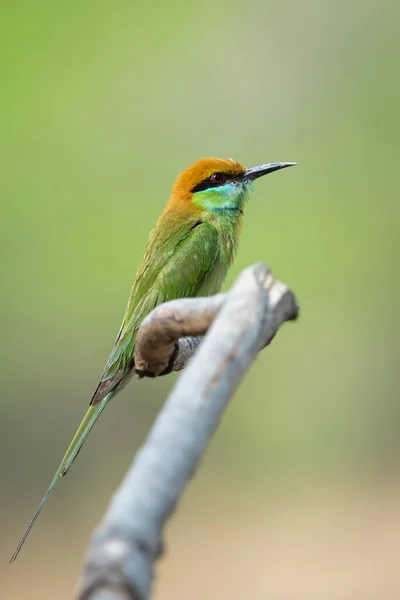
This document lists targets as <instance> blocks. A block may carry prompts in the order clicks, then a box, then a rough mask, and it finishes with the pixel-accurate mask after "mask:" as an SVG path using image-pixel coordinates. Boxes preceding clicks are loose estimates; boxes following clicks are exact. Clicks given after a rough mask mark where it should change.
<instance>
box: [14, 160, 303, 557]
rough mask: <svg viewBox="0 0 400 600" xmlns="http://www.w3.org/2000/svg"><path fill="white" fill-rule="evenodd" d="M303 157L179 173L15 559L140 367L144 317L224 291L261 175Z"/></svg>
mask: <svg viewBox="0 0 400 600" xmlns="http://www.w3.org/2000/svg"><path fill="white" fill-rule="evenodd" d="M296 164H297V163H295V162H275V163H267V164H262V165H260V166H257V167H253V168H250V169H245V167H243V165H242V164H241V163H239V162H236V161H234V160H233V159H220V158H202V159H200V160H198V161H196V162H194V163H192V164H191V165H190V166H189V167H188V168H187V169H186V170H185V171H183V172H182V173H180V174H179V175H178V177H177V179H176V181H175V183H174V185H173V187H172V191H171V195H170V197H169V200H168V201H167V203H166V205H165V208H164V210H163V212H162V214H161V216H160V217H159V219H158V221H157V222H156V225H155V227H154V229H153V230H152V231H151V232H150V234H149V238H148V242H147V245H146V247H145V250H144V254H143V258H142V260H141V262H140V265H139V268H138V271H137V274H136V278H135V280H134V283H133V286H132V289H131V292H130V295H129V299H128V305H127V307H126V311H125V315H124V317H123V321H122V325H121V327H120V330H119V332H118V335H117V337H116V340H115V343H114V347H113V349H112V351H111V354H110V356H109V358H108V360H107V363H106V366H105V368H104V372H103V375H102V377H101V379H100V382H99V384H98V386H97V388H96V390H95V392H94V394H93V397H92V399H91V401H90V405H89V408H88V410H87V412H86V414H85V416H84V418H83V420H82V421H81V423H80V425H79V427H78V429H77V431H76V433H75V435H74V437H73V439H72V441H71V443H70V445H69V446H68V448H67V451H66V453H65V455H64V457H63V459H62V461H61V463H60V466H59V467H58V469H57V471H56V472H55V474H54V477H53V479H52V480H51V483H50V485H49V487H48V489H47V491H46V493H45V495H44V497H43V499H42V501H41V502H40V504H39V506H38V508H37V510H36V512H35V514H34V515H33V517H32V519H31V521H30V522H29V525H28V527H27V528H26V530H25V532H24V534H23V536H22V538H21V540H20V542H19V543H18V545H17V547H16V549H15V551H14V553H13V555H12V556H11V558H10V563H12V562H14V561H15V559H16V558H17V556H18V554H19V552H20V550H21V548H22V546H23V544H24V543H25V541H26V538H27V537H28V535H29V533H30V531H31V529H32V527H33V525H34V524H35V522H36V520H37V518H38V516H39V514H40V513H41V511H42V509H43V507H44V505H45V503H46V501H47V500H48V498H49V496H50V494H51V492H52V491H53V489H54V487H55V485H56V483H57V481H58V480H59V479H60V478H61V477H63V476H64V475H66V474H67V472H68V470H69V469H70V467H71V466H72V464H73V462H74V461H75V459H76V457H77V455H78V453H79V451H80V449H81V448H82V446H83V444H84V442H85V440H86V438H87V436H88V435H89V433H90V431H91V430H92V428H93V426H94V425H95V423H96V421H97V420H98V418H99V417H100V415H101V413H102V412H103V410H104V409H105V407H106V405H107V404H108V403H109V401H110V400H111V398H113V397H114V396H115V395H116V394H118V392H119V391H120V390H121V389H122V388H123V387H125V385H126V384H127V383H128V381H129V380H130V379H131V377H132V376H133V375H134V374H135V361H134V354H135V339H136V335H137V332H138V329H139V326H140V324H141V322H142V321H143V319H144V318H145V317H146V315H148V314H149V313H150V312H151V311H152V310H153V309H154V308H155V307H156V306H158V305H159V304H162V303H163V302H166V301H168V300H173V299H177V298H184V297H195V296H210V295H212V294H216V293H217V292H218V291H219V290H220V288H221V285H222V283H223V281H224V279H225V276H226V274H227V271H228V269H229V267H230V265H231V264H232V261H233V258H234V256H235V253H236V250H237V247H238V240H239V235H240V231H241V229H242V224H243V209H244V206H245V204H246V201H247V199H248V197H249V192H250V191H251V189H252V187H253V183H254V181H255V180H256V179H258V178H260V177H263V176H264V175H267V174H269V173H272V172H274V171H277V170H279V169H284V168H286V167H291V166H293V165H296Z"/></svg>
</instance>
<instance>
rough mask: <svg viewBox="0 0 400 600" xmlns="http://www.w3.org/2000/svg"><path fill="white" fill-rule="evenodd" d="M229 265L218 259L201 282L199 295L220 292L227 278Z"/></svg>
mask: <svg viewBox="0 0 400 600" xmlns="http://www.w3.org/2000/svg"><path fill="white" fill-rule="evenodd" d="M228 267H229V265H228V264H226V263H223V262H222V261H221V260H220V259H218V260H217V261H216V263H215V265H214V267H213V268H212V270H211V271H210V273H209V274H208V275H207V277H206V279H205V280H204V281H203V283H202V284H201V286H200V288H199V291H198V292H197V296H212V295H213V294H216V293H218V292H219V290H220V289H221V286H222V284H223V282H224V280H225V277H226V274H227V272H228Z"/></svg>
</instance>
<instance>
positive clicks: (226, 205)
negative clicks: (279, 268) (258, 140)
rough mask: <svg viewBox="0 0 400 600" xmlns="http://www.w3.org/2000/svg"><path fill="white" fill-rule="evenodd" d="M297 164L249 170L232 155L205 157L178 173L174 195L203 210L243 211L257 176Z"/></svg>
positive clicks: (275, 164)
mask: <svg viewBox="0 0 400 600" xmlns="http://www.w3.org/2000/svg"><path fill="white" fill-rule="evenodd" d="M295 164H297V163H292V162H277V163H268V164H265V165H260V166H259V167H253V168H251V169H245V168H244V167H243V165H241V164H240V163H239V162H235V161H234V160H232V159H231V158H230V159H227V160H224V159H221V158H201V159H200V160H198V161H196V162H195V163H193V164H192V165H190V166H189V167H188V168H187V169H186V170H185V171H183V172H182V173H180V175H178V178H177V180H176V182H175V184H174V186H173V188H172V196H171V197H172V198H174V199H176V200H182V201H184V202H189V203H190V204H191V205H192V206H194V207H196V208H197V209H200V210H206V211H211V212H221V211H240V210H241V209H242V206H243V204H244V202H245V201H246V198H247V195H248V192H249V191H250V190H251V187H252V183H253V181H254V180H255V179H258V177H262V176H263V175H267V174H268V173H272V172H273V171H277V170H278V169H283V168H285V167H290V166H292V165H295Z"/></svg>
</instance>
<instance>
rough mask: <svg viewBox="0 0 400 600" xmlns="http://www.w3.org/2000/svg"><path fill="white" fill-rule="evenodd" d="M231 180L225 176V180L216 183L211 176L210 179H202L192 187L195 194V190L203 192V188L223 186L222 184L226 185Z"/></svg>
mask: <svg viewBox="0 0 400 600" xmlns="http://www.w3.org/2000/svg"><path fill="white" fill-rule="evenodd" d="M229 181H230V180H229V179H228V177H226V179H225V178H224V179H223V181H220V182H218V183H215V182H214V181H212V180H211V177H209V178H208V179H204V181H201V182H200V183H198V184H197V185H196V186H195V187H194V188H193V189H192V194H194V193H195V192H202V191H203V190H208V189H210V188H216V187H221V186H222V185H225V184H226V183H228V182H229Z"/></svg>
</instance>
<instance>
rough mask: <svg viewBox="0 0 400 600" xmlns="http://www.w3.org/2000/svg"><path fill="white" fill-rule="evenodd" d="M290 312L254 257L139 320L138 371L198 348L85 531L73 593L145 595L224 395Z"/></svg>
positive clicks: (114, 598) (128, 599)
mask: <svg viewBox="0 0 400 600" xmlns="http://www.w3.org/2000/svg"><path fill="white" fill-rule="evenodd" d="M297 314H298V307H297V304H296V300H295V297H294V295H293V293H292V292H291V291H290V290H289V289H288V288H287V287H286V286H285V285H284V284H283V283H281V282H279V281H276V280H275V279H274V278H273V276H272V274H271V273H270V271H269V270H268V268H267V267H266V266H265V265H264V264H262V263H258V264H256V265H254V266H252V267H249V268H247V269H245V270H244V271H243V272H242V273H241V275H240V276H239V278H238V279H237V281H236V283H235V284H234V286H233V287H232V289H231V290H230V291H229V292H228V293H226V294H218V295H217V296H213V297H210V298H193V299H184V300H174V301H171V302H168V303H166V304H164V305H162V306H160V307H158V308H156V309H155V310H154V311H153V312H152V313H151V314H150V315H149V316H148V317H147V318H146V319H145V320H144V321H143V323H142V326H141V328H140V330H139V334H138V337H137V345H136V350H135V366H136V369H138V371H139V375H140V376H143V375H153V376H154V375H159V374H162V373H164V372H166V371H170V370H179V369H182V368H183V366H184V365H185V364H186V363H187V361H188V360H189V358H190V357H191V356H192V354H193V352H194V350H195V349H196V348H197V350H196V353H195V355H194V356H193V359H192V360H190V361H189V363H188V365H187V368H186V369H185V371H184V372H183V374H182V375H181V376H180V378H179V380H178V381H177V383H176V385H175V387H174V389H173V390H172V392H171V394H170V396H169V398H168V399H167V401H166V403H165V405H164V407H163V408H162V410H161V411H160V413H159V415H158V418H157V420H156V422H155V423H154V425H153V427H152V429H151V431H150V433H149V435H148V437H147V440H146V442H145V444H144V445H143V447H142V448H141V449H140V450H139V452H138V453H137V455H136V456H135V458H134V461H133V463H132V465H131V467H130V469H129V471H128V473H127V475H126V476H125V479H124V481H123V482H122V484H121V486H120V488H119V489H118V490H117V491H116V493H115V494H114V496H113V499H112V501H111V504H110V507H109V509H108V512H107V513H106V515H105V517H104V520H103V521H102V523H101V524H100V525H99V527H98V528H97V530H96V532H95V534H94V536H93V539H92V543H91V546H90V548H89V551H88V554H87V558H86V564H85V568H84V572H83V575H82V579H81V582H80V589H79V596H78V597H79V600H146V599H148V598H149V597H150V593H151V585H152V581H153V577H154V563H155V561H156V560H157V559H158V558H159V557H160V556H161V554H162V551H163V543H162V534H163V528H164V525H165V523H166V521H167V519H168V518H169V517H170V516H171V514H172V512H173V511H174V510H175V508H176V505H177V503H178V500H179V498H180V497H181V495H182V493H183V491H184V489H185V486H186V485H187V483H188V481H189V479H190V477H191V476H192V475H193V473H194V472H195V469H196V467H197V465H198V464H199V462H200V460H201V457H202V455H203V453H204V451H205V449H206V446H207V444H208V442H209V440H210V438H211V436H212V434H213V433H214V431H215V430H216V428H217V426H218V424H219V421H220V418H221V415H222V413H223V411H224V409H225V407H226V405H227V403H228V401H229V399H230V398H231V397H232V395H233V392H234V390H235V389H236V387H237V385H238V384H239V382H240V380H241V379H242V378H243V376H244V374H245V373H246V371H247V369H248V368H249V366H250V365H251V363H252V362H253V361H254V359H255V357H256V355H257V353H258V351H259V350H260V349H261V348H263V347H264V346H266V345H267V344H268V343H269V342H270V341H271V340H272V338H273V337H274V336H275V334H276V332H277V331H278V328H279V327H280V325H282V324H283V323H284V322H285V321H289V320H293V319H295V318H296V317H297ZM204 334H206V335H205V337H204V338H203V339H202V338H198V337H191V336H202V335H204ZM182 336H184V337H183V339H182ZM187 336H189V337H187ZM200 340H202V341H201V344H200V345H199V342H200ZM198 346H199V347H198Z"/></svg>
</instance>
